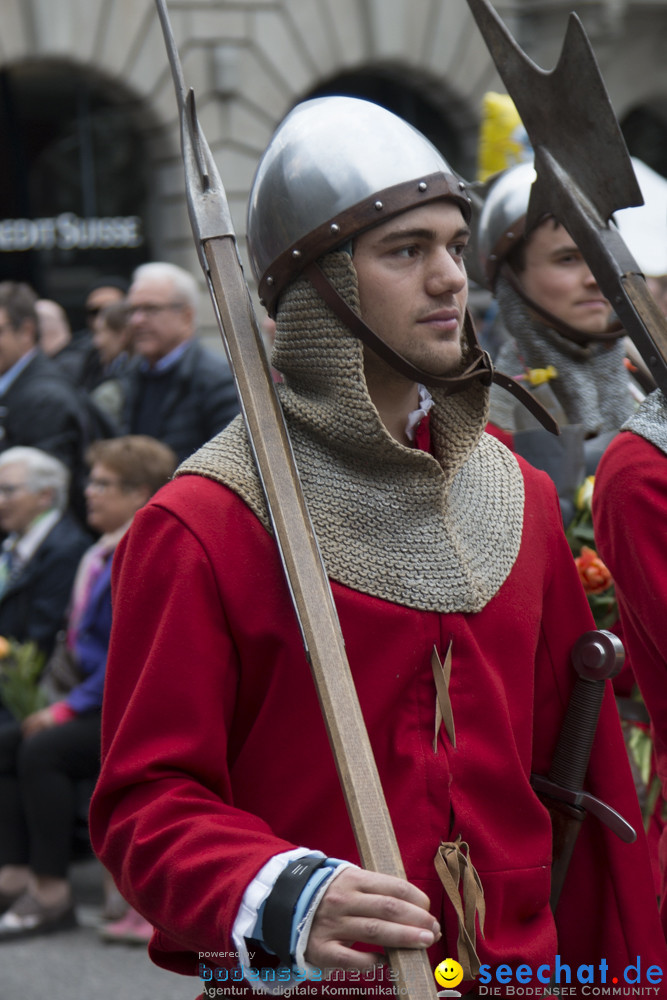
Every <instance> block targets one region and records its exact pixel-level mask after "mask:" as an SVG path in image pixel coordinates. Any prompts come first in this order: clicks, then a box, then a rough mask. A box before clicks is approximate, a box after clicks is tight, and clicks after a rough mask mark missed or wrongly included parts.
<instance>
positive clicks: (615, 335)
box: [498, 261, 625, 347]
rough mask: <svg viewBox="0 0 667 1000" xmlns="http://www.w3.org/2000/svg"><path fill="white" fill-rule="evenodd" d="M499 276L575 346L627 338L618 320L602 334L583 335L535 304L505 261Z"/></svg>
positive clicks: (587, 345) (529, 306)
mask: <svg viewBox="0 0 667 1000" xmlns="http://www.w3.org/2000/svg"><path fill="white" fill-rule="evenodd" d="M498 274H499V275H501V276H502V277H503V278H504V279H505V281H506V282H507V284H508V285H510V286H511V287H512V288H513V289H514V291H515V292H516V294H517V295H518V296H519V297H520V298H521V299H523V301H524V302H525V303H526V305H527V306H528V308H529V309H532V311H533V312H534V313H537V315H538V316H540V317H541V318H542V319H543V320H545V322H546V323H548V324H549V326H551V327H553V329H554V330H556V332H557V333H560V334H561V336H563V337H565V338H566V339H567V340H571V341H572V342H573V343H574V344H577V345H578V346H579V347H589V346H590V344H591V342H593V341H594V342H596V343H605V342H606V343H609V342H610V341H614V340H618V339H619V338H620V337H624V336H625V330H624V329H623V327H622V325H621V324H620V323H619V321H618V320H616V322H615V323H612V324H611V326H609V327H608V328H607V329H606V330H603V331H602V333H582V331H581V330H577V329H576V327H574V326H570V324H569V323H565V322H564V321H563V320H562V319H558V317H556V316H554V315H553V313H550V312H549V311H548V310H547V309H543V308H542V306H540V305H538V304H537V302H534V301H533V300H532V299H531V298H530V296H528V295H527V294H526V292H525V291H524V288H523V286H522V285H521V282H520V281H519V279H518V278H517V276H516V274H515V273H514V271H513V270H512V268H511V267H510V266H509V264H508V263H507V262H506V261H504V262H503V263H502V264H501V266H500V268H499V269H498Z"/></svg>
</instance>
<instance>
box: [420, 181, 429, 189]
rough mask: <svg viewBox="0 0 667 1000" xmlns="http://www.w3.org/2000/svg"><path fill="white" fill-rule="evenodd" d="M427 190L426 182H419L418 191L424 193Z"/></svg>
mask: <svg viewBox="0 0 667 1000" xmlns="http://www.w3.org/2000/svg"><path fill="white" fill-rule="evenodd" d="M427 188H428V184H427V183H426V181H420V182H419V190H420V191H426V189H427Z"/></svg>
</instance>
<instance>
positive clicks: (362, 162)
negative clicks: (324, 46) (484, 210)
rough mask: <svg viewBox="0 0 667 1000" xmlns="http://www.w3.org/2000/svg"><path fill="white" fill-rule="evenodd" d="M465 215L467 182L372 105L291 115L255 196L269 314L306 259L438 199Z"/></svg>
mask: <svg viewBox="0 0 667 1000" xmlns="http://www.w3.org/2000/svg"><path fill="white" fill-rule="evenodd" d="M443 197H444V198H453V199H455V200H456V202H457V203H458V204H459V207H460V208H461V211H462V213H463V215H464V218H465V219H466V221H469V219H470V199H469V198H468V196H467V195H466V193H465V184H464V183H463V181H461V180H460V179H459V178H458V177H456V176H455V175H454V172H453V171H452V168H451V167H450V166H449V164H448V163H447V161H446V160H445V159H444V157H443V156H442V155H441V154H440V153H439V152H438V150H437V149H436V148H435V146H433V145H432V144H431V143H430V142H429V141H428V139H426V138H425V137H424V136H423V135H422V134H421V133H420V132H418V131H417V130H416V129H414V128H413V127H412V126H411V125H408V123H407V122H405V121H403V119H401V118H398V117H397V116H396V115H394V114H392V112H390V111H387V110H386V109H385V108H382V107H380V106H379V105H377V104H373V103H371V102H370V101H363V100H359V99H358V98H354V97H321V98H315V99H314V100H310V101H305V102H303V103H302V104H299V105H297V107H296V108H294V110H293V111H292V112H290V114H289V115H288V116H287V117H286V118H285V120H284V121H283V122H282V124H281V125H280V126H279V128H278V130H277V131H276V133H275V135H274V136H273V138H272V140H271V142H270V143H269V146H268V148H267V150H266V152H265V153H264V155H263V157H262V159H261V161H260V163H259V166H258V168H257V172H256V174H255V178H254V181H253V185H252V189H251V192H250V201H249V207H248V226H247V234H248V244H249V249H250V259H251V262H252V266H253V270H254V272H255V277H256V278H257V281H258V283H259V294H260V297H261V299H262V302H263V303H264V305H265V306H266V307H267V309H268V310H269V312H274V311H275V305H276V301H277V298H278V296H279V294H280V293H281V291H282V290H283V289H284V288H285V287H286V285H288V284H290V283H291V282H292V281H294V279H295V278H296V277H297V276H298V275H299V274H300V272H301V271H302V270H303V269H304V268H305V267H306V265H307V264H309V263H310V262H312V261H314V260H316V259H317V258H318V257H321V256H322V255H323V254H325V253H327V252H328V251H329V250H333V249H334V248H335V247H337V246H340V245H341V244H344V243H345V242H347V240H349V239H350V237H351V236H354V235H356V234H357V233H359V232H361V231H362V230H364V229H368V228H370V227H371V226H374V225H378V224H379V223H381V222H384V221H386V220H387V219H389V218H391V217H392V216H393V215H397V214H399V213H400V212H404V211H405V210H406V209H409V208H415V207H417V206H418V205H423V204H425V203H426V202H429V201H433V200H435V199H437V198H443Z"/></svg>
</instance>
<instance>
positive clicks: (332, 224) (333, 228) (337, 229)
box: [331, 222, 340, 233]
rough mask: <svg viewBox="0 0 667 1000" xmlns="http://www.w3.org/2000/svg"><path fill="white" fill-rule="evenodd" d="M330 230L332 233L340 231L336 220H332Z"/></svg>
mask: <svg viewBox="0 0 667 1000" xmlns="http://www.w3.org/2000/svg"><path fill="white" fill-rule="evenodd" d="M331 232H332V233H339V232H340V226H339V225H338V223H337V222H332V223H331Z"/></svg>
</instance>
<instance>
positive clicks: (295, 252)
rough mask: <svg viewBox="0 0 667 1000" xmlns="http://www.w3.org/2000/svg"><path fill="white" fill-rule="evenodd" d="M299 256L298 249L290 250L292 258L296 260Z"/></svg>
mask: <svg viewBox="0 0 667 1000" xmlns="http://www.w3.org/2000/svg"><path fill="white" fill-rule="evenodd" d="M300 256H301V251H300V250H292V257H294V260H298V259H299V257H300Z"/></svg>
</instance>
